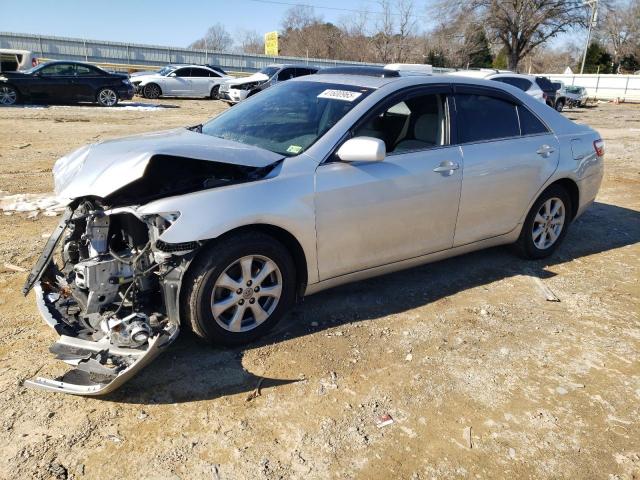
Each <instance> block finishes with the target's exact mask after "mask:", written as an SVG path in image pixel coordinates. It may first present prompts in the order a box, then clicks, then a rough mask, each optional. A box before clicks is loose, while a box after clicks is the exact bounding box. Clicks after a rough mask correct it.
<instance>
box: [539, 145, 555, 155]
mask: <svg viewBox="0 0 640 480" xmlns="http://www.w3.org/2000/svg"><path fill="white" fill-rule="evenodd" d="M553 152H555V149H554V148H553V147H550V146H549V145H542V146H541V147H540V148H539V149H538V150H536V153H537V154H538V155H540V156H541V157H545V158H546V157H548V156H549V155H551V154H552V153H553Z"/></svg>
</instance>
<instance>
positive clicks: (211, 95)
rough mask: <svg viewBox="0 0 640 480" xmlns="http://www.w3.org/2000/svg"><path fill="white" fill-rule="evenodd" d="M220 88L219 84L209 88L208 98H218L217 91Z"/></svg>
mask: <svg viewBox="0 0 640 480" xmlns="http://www.w3.org/2000/svg"><path fill="white" fill-rule="evenodd" d="M219 90H220V85H216V86H214V87H213V88H212V89H211V94H209V98H211V100H218V91H219Z"/></svg>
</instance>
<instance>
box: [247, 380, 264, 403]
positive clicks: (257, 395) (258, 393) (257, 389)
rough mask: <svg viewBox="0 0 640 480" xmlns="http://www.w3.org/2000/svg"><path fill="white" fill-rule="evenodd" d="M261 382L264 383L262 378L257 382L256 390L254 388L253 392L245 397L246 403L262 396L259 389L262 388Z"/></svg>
mask: <svg viewBox="0 0 640 480" xmlns="http://www.w3.org/2000/svg"><path fill="white" fill-rule="evenodd" d="M263 381H264V378H262V377H261V378H260V379H259V380H258V384H257V385H256V388H254V389H253V391H252V392H251V393H250V394H249V395H247V398H246V401H247V402H250V401H251V400H253V399H254V398H257V397H259V396H260V395H262V390H261V387H262V382H263Z"/></svg>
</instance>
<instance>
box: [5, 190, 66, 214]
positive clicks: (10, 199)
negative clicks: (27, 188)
mask: <svg viewBox="0 0 640 480" xmlns="http://www.w3.org/2000/svg"><path fill="white" fill-rule="evenodd" d="M64 209H65V204H64V203H62V202H61V201H60V199H58V198H57V197H56V196H55V195H54V194H53V193H48V194H47V193H19V194H15V195H7V194H6V192H0V210H2V212H3V213H4V214H5V215H10V214H12V213H17V212H21V213H28V214H29V215H30V218H34V217H35V215H37V213H38V212H42V215H44V216H45V217H55V216H57V215H58V214H59V213H60V212H62V211H63V210H64ZM34 213H35V215H33V214H34Z"/></svg>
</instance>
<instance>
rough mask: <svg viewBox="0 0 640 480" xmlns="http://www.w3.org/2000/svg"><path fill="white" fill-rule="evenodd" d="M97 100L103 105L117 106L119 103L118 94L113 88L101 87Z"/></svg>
mask: <svg viewBox="0 0 640 480" xmlns="http://www.w3.org/2000/svg"><path fill="white" fill-rule="evenodd" d="M96 100H97V101H98V105H100V106H101V107H115V106H116V105H117V104H118V94H117V93H116V91H115V90H114V89H112V88H101V89H100V91H99V92H98V95H97V97H96Z"/></svg>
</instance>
